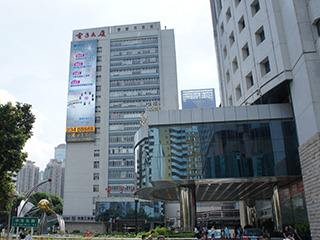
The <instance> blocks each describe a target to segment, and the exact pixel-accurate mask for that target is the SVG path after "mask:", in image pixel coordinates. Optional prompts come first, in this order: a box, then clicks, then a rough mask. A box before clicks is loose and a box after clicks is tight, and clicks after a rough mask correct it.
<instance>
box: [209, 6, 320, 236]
mask: <svg viewBox="0 0 320 240" xmlns="http://www.w3.org/2000/svg"><path fill="white" fill-rule="evenodd" d="M210 2H211V10H212V21H213V28H214V38H215V47H216V54H217V60H218V70H219V83H220V95H221V102H222V106H241V105H246V104H265V103H284V102H287V103H290V104H291V106H292V109H293V112H294V119H295V124H296V128H297V136H298V145H299V155H300V163H301V169H302V176H303V185H304V189H305V197H306V204H307V209H308V217H309V222H310V228H311V235H312V238H314V239H319V238H320V227H319V226H320V220H319V217H318V216H319V215H320V212H319V211H320V210H319V206H320V200H319V198H318V197H317V196H318V194H319V193H320V187H319V186H320V184H319V183H320V180H319V178H318V172H319V169H320V166H319V162H320V161H319V160H320V159H319V147H317V146H319V141H320V140H319V139H320V138H319V130H320V129H319V128H320V118H319V114H320V111H319V109H320V108H319V75H320V68H319V64H320V56H319V53H320V20H319V19H320V2H319V1H317V0H301V1H300V0H271V1H269V0H250V1H241V0H234V1H222V0H211V1H210Z"/></svg>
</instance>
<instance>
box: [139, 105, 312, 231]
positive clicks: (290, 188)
mask: <svg viewBox="0 0 320 240" xmlns="http://www.w3.org/2000/svg"><path fill="white" fill-rule="evenodd" d="M177 133H179V134H177ZM135 157H136V162H137V169H136V172H137V187H138V192H137V195H138V196H141V197H142V198H144V199H149V200H162V201H166V202H172V201H179V202H180V219H181V221H182V222H183V224H182V226H183V229H185V230H188V229H189V230H191V228H192V227H193V226H194V225H195V224H200V223H201V224H205V225H207V224H208V225H209V226H210V225H214V226H216V227H219V228H224V227H231V226H232V227H237V226H238V224H239V223H240V222H241V225H242V227H244V226H246V225H248V224H249V225H255V226H260V227H261V225H260V224H262V222H263V221H272V220H274V221H275V225H276V226H275V227H276V228H277V229H278V230H279V229H281V225H282V223H284V224H288V223H290V222H296V221H303V220H305V221H306V220H307V214H306V207H305V202H304V195H303V186H301V170H300V162H299V155H298V138H297V134H296V126H295V122H294V119H293V112H292V109H291V105H290V104H270V105H267V104H266V105H253V106H239V107H225V108H205V109H187V110H179V111H159V112H150V113H149V118H148V125H145V126H143V127H142V128H140V129H139V131H138V132H137V133H136V135H135ZM235 201H237V202H238V208H237V209H238V210H236V208H233V209H230V211H220V212H219V211H213V209H212V210H210V211H208V212H207V213H206V212H204V211H203V210H199V211H198V216H200V217H201V218H200V219H199V218H198V223H197V222H196V214H197V213H196V204H195V203H196V202H199V203H201V202H210V206H211V207H212V206H218V204H217V202H229V203H230V204H231V203H232V202H233V203H232V204H236V203H235ZM264 202H269V206H270V205H271V206H272V212H273V214H272V215H270V212H271V207H270V209H269V208H268V206H267V205H265V204H264ZM270 203H271V204H270ZM230 206H231V205H230ZM257 207H259V208H260V209H259V211H258V209H257ZM280 208H281V210H282V211H281V213H280V212H277V211H278V209H280ZM260 210H263V211H264V213H260ZM219 213H220V214H221V215H220V217H217V215H216V214H219ZM248 213H252V214H251V215H249V214H248ZM292 213H294V214H292ZM210 214H211V215H210ZM272 217H274V219H272Z"/></svg>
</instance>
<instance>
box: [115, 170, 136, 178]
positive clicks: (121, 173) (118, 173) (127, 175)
mask: <svg viewBox="0 0 320 240" xmlns="http://www.w3.org/2000/svg"><path fill="white" fill-rule="evenodd" d="M119 178H125V179H126V178H134V171H109V179H119Z"/></svg>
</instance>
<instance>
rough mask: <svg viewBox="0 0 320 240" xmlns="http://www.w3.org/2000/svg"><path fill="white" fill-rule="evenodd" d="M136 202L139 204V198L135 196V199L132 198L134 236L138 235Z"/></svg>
mask: <svg viewBox="0 0 320 240" xmlns="http://www.w3.org/2000/svg"><path fill="white" fill-rule="evenodd" d="M138 202H139V198H138V197H137V196H135V198H134V220H135V229H136V236H137V235H138Z"/></svg>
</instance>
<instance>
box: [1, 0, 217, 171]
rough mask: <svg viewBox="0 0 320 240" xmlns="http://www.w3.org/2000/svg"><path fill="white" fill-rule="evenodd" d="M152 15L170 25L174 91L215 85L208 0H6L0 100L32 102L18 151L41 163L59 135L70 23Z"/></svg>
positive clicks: (134, 20) (86, 24)
mask: <svg viewBox="0 0 320 240" xmlns="http://www.w3.org/2000/svg"><path fill="white" fill-rule="evenodd" d="M154 21H160V22H161V26H162V29H164V27H165V26H166V27H167V29H174V31H175V40H176V54H177V71H178V86H179V93H180V91H181V90H184V89H197V88H212V87H213V88H215V89H216V101H217V104H219V103H220V99H219V85H218V73H217V66H216V57H215V51H214V42H213V29H212V21H211V12H210V1H209V0H200V1H191V0H117V1H111V0H109V1H106V0H91V1H87V0H86V1H84V0H64V1H63V0H55V1H43V0H29V1H24V0H12V1H4V2H2V3H1V9H0V29H1V31H0V36H1V45H0V54H1V57H0V64H1V75H2V76H1V80H0V102H1V103H5V102H7V101H13V102H15V101H21V102H25V103H29V104H31V105H32V106H33V108H32V111H33V113H34V114H35V115H36V118H37V119H36V123H35V125H34V129H33V132H34V136H33V137H32V138H31V139H29V140H28V142H27V145H26V147H25V151H27V152H28V154H29V158H28V159H29V160H31V161H34V162H35V164H36V165H37V166H40V168H41V169H44V168H45V166H46V164H47V163H48V162H49V160H50V159H52V158H53V157H54V147H56V146H58V145H59V144H60V143H64V141H65V126H66V103H67V84H68V71H69V54H70V42H71V40H72V39H71V38H72V31H73V30H76V29H84V28H94V27H104V26H113V25H123V24H134V23H143V22H154Z"/></svg>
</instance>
